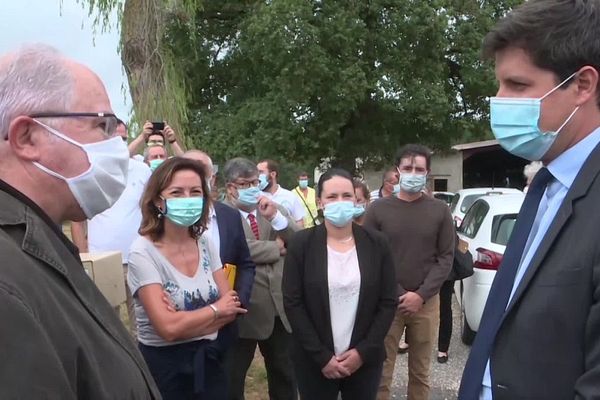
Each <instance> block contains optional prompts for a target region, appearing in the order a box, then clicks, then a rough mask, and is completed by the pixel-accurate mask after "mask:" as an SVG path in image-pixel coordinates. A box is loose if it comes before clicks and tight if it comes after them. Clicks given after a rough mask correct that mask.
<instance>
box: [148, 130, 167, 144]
mask: <svg viewBox="0 0 600 400" xmlns="http://www.w3.org/2000/svg"><path fill="white" fill-rule="evenodd" d="M150 136H160V137H162V139H163V142H164V141H165V135H164V134H163V133H162V132H152V133H151V134H149V135H148V137H147V138H146V143H148V140H150Z"/></svg>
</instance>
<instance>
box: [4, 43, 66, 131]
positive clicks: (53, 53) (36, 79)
mask: <svg viewBox="0 0 600 400" xmlns="http://www.w3.org/2000/svg"><path fill="white" fill-rule="evenodd" d="M66 61H67V59H66V58H65V57H64V56H63V55H62V54H61V53H60V52H59V51H58V50H56V49H55V48H53V47H51V46H48V45H45V44H32V45H26V46H23V47H22V48H20V49H19V50H17V51H16V52H15V53H12V54H9V55H6V56H4V57H3V59H1V60H0V135H1V136H2V138H3V139H6V138H7V137H8V128H9V125H10V122H11V121H12V120H13V119H14V118H16V117H17V116H19V115H28V114H32V113H34V112H51V111H57V112H60V111H65V110H67V109H68V108H69V106H70V105H71V101H72V98H73V88H74V86H75V84H74V77H73V74H72V72H71V71H70V70H69V67H68V65H67V63H66Z"/></svg>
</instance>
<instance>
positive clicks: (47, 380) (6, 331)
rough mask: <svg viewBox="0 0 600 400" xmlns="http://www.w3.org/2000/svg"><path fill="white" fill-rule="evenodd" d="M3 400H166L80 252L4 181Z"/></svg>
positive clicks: (0, 263) (0, 189)
mask: <svg viewBox="0 0 600 400" xmlns="http://www.w3.org/2000/svg"><path fill="white" fill-rule="evenodd" d="M0 204H1V205H2V207H0V319H1V321H2V322H1V323H0V359H1V360H2V362H0V399H42V398H43V399H61V400H65V399H86V400H96V399H159V398H160V394H159V393H158V390H157V389H156V386H155V384H154V381H153V379H152V376H151V375H150V372H149V370H148V368H147V367H146V365H145V362H144V360H143V358H142V356H141V354H140V353H139V351H138V350H137V348H136V345H135V343H134V341H133V340H132V338H131V337H130V335H129V334H128V332H127V331H126V330H125V327H124V326H123V324H122V323H121V322H120V321H119V318H118V317H117V315H116V313H115V311H114V310H113V308H112V307H111V306H110V305H109V304H108V302H107V301H106V300H105V298H104V297H103V296H102V294H101V293H100V291H99V290H98V289H97V288H96V286H95V285H94V283H93V282H92V281H91V280H90V278H89V277H88V276H87V274H86V273H85V271H84V270H83V267H82V265H81V261H80V259H79V255H78V252H77V248H76V247H75V246H73V245H72V244H71V243H70V242H69V241H68V239H67V238H66V237H65V236H64V235H63V234H62V232H60V231H59V229H58V227H57V226H56V225H55V224H54V223H53V222H52V221H51V220H50V219H49V218H48V216H47V215H46V214H45V213H44V212H43V211H42V210H41V209H40V208H39V207H38V206H37V205H35V204H34V203H33V202H31V201H30V200H29V199H27V198H26V197H25V196H24V195H22V194H21V193H19V192H17V191H16V190H15V189H13V188H12V187H10V186H8V185H7V184H5V183H4V182H2V181H0Z"/></svg>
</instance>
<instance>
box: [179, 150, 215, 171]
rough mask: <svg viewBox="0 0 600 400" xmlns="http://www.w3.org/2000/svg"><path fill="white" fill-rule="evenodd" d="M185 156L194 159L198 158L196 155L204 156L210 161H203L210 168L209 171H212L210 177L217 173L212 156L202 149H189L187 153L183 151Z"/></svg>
mask: <svg viewBox="0 0 600 400" xmlns="http://www.w3.org/2000/svg"><path fill="white" fill-rule="evenodd" d="M182 157H184V158H190V159H192V160H196V159H197V158H196V157H202V158H206V159H207V160H208V163H206V162H204V160H202V161H203V164H205V165H206V168H207V170H208V172H209V173H210V176H209V177H212V176H213V175H214V174H215V167H214V165H213V161H212V158H210V156H209V155H208V154H207V153H205V152H203V151H202V150H196V149H192V150H188V151H186V152H185V153H183V156H182Z"/></svg>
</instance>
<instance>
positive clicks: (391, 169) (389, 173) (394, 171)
mask: <svg viewBox="0 0 600 400" xmlns="http://www.w3.org/2000/svg"><path fill="white" fill-rule="evenodd" d="M392 175H398V168H396V167H389V168H388V169H386V170H385V171H383V175H381V184H382V185H383V184H384V183H386V182H387V181H388V180H389V179H390V176H392Z"/></svg>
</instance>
